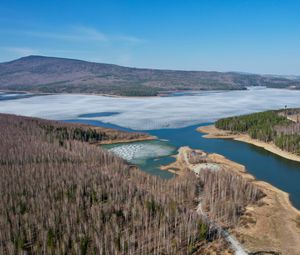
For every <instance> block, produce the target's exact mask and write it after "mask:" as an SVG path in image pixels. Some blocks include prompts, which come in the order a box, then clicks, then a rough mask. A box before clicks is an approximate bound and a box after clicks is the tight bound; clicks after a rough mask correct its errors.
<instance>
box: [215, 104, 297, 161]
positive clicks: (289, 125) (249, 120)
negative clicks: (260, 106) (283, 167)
mask: <svg viewBox="0 0 300 255" xmlns="http://www.w3.org/2000/svg"><path fill="white" fill-rule="evenodd" d="M299 114H300V110H299V109H284V110H277V111H272V110H271V111H265V112H259V113H253V114H248V115H242V116H235V117H229V118H223V119H220V120H218V121H216V123H215V126H216V127H217V128H219V129H224V130H230V131H232V132H239V133H247V134H249V135H250V136H251V138H254V139H258V140H261V141H264V142H273V143H274V144H275V145H276V146H278V147H279V148H280V149H282V150H286V151H289V152H292V153H295V154H298V155H300V122H299V120H300V118H299V117H298V116H299ZM292 117H293V118H292ZM291 119H293V120H291Z"/></svg>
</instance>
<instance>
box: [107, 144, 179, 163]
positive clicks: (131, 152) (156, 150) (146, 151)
mask: <svg viewBox="0 0 300 255" xmlns="http://www.w3.org/2000/svg"><path fill="white" fill-rule="evenodd" d="M108 150H109V151H111V152H113V153H115V154H117V155H118V156H120V157H121V158H123V159H125V160H127V161H130V162H134V161H135V160H145V159H148V158H157V157H163V156H168V155H170V154H172V153H173V152H174V148H173V147H171V146H169V145H167V144H165V143H164V142H160V141H154V142H138V143H128V144H121V145H113V146H112V148H109V149H108Z"/></svg>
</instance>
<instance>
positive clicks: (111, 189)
mask: <svg viewBox="0 0 300 255" xmlns="http://www.w3.org/2000/svg"><path fill="white" fill-rule="evenodd" d="M50 127H51V128H50ZM77 128H79V126H78V125H76V127H75V126H73V124H70V126H69V124H60V123H58V122H52V121H44V120H38V119H31V118H25V117H17V116H12V115H0V130H1V132H0V144H1V146H0V194H1V196H0V226H1V231H0V254H83V255H84V254H106V255H108V254H193V253H195V252H196V251H197V250H198V251H199V250H201V249H202V248H203V246H205V244H206V243H207V241H206V240H208V239H211V238H213V232H211V231H209V227H208V225H207V224H205V222H204V221H203V220H201V219H200V217H199V215H197V213H196V211H195V207H196V204H195V202H194V199H195V197H196V196H197V194H198V193H197V192H198V189H197V185H198V181H197V180H196V179H195V178H194V177H193V176H192V175H187V176H184V177H182V178H175V179H172V180H162V179H160V178H157V177H154V176H150V175H148V174H146V173H143V172H142V171H139V170H138V169H136V168H129V166H128V165H127V164H126V163H125V162H124V161H123V160H121V159H120V158H118V157H116V156H114V155H112V154H110V153H108V152H106V151H104V150H102V149H101V148H99V147H97V146H92V145H90V144H88V143H84V142H82V141H94V139H98V138H99V137H97V135H94V134H92V135H88V132H86V133H85V132H82V133H80V132H79V133H78V132H77V131H75V130H77ZM86 129H87V130H89V127H85V126H84V127H82V130H86ZM223 248H224V247H221V248H220V250H218V251H217V254H222V249H223ZM200 254H201V252H200ZM205 254H206V253H205Z"/></svg>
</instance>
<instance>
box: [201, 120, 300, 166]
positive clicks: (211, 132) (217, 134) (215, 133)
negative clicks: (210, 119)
mask: <svg viewBox="0 0 300 255" xmlns="http://www.w3.org/2000/svg"><path fill="white" fill-rule="evenodd" d="M197 131H198V132H201V133H205V134H206V135H204V136H203V137H205V138H220V139H233V140H236V141H240V142H244V143H248V144H252V145H255V146H257V147H261V148H264V149H265V150H267V151H269V152H272V153H274V154H276V155H278V156H280V157H283V158H286V159H289V160H293V161H296V162H300V156H298V155H296V154H293V153H291V152H287V151H283V150H281V149H280V148H278V147H277V146H276V145H275V144H273V143H266V142H263V141H260V140H257V139H252V138H251V137H250V136H249V135H248V134H233V133H232V132H230V131H226V130H221V129H218V128H216V127H215V125H209V126H201V127H198V128H197Z"/></svg>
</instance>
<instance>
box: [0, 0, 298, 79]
mask: <svg viewBox="0 0 300 255" xmlns="http://www.w3.org/2000/svg"><path fill="white" fill-rule="evenodd" d="M32 54H34V55H47V56H58V57H68V58H76V59H83V60H89V61H96V62H105V63H114V64H120V65H126V66H135V67H150V68H163V69H184V70H217V71H243V72H252V73H272V74H295V75H300V1H297V0H252V1H250V0H249V1H246V0H236V1H234V0H223V1H221V0H219V1H217V0H198V1H197V0H194V1H192V0H181V1H176V0H173V1H171V0H160V1H158V0H135V1H134V0H132V1H129V0H128V1H127V0H119V1H116V0H110V1H104V0H98V1H96V0H95V1H92V0H85V1H79V0H72V1H71V0H69V1H68V0H43V1H39V0H26V1H25V0H19V1H16V0H1V5H0V62H3V61H9V60H12V59H15V58H18V57H22V56H26V55H32Z"/></svg>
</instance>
